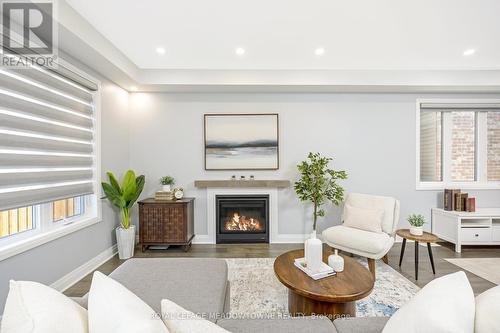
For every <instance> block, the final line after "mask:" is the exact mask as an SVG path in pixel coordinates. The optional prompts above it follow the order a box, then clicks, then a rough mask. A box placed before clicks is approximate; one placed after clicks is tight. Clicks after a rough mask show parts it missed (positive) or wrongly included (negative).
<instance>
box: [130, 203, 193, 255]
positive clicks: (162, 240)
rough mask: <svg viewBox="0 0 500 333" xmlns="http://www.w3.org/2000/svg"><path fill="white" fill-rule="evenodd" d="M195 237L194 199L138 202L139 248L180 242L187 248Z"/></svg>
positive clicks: (144, 248) (178, 243)
mask: <svg viewBox="0 0 500 333" xmlns="http://www.w3.org/2000/svg"><path fill="white" fill-rule="evenodd" d="M193 238H194V198H184V199H181V200H172V201H160V200H155V199H152V198H151V199H145V200H142V201H139V242H140V244H141V248H142V251H144V250H146V249H147V247H148V246H151V245H163V246H164V245H182V246H183V247H184V251H187V250H189V247H190V246H191V242H192V241H193Z"/></svg>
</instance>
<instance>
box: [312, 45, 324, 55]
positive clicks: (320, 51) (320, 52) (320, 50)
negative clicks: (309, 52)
mask: <svg viewBox="0 0 500 333" xmlns="http://www.w3.org/2000/svg"><path fill="white" fill-rule="evenodd" d="M314 54H315V55H317V56H322V55H323V54H325V49H324V48H322V47H318V48H317V49H316V50H314Z"/></svg>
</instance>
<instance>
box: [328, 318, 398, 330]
mask: <svg viewBox="0 0 500 333" xmlns="http://www.w3.org/2000/svg"><path fill="white" fill-rule="evenodd" d="M388 320H389V317H360V318H342V319H336V320H334V321H333V324H334V325H335V328H336V329H337V332H338V333H381V332H382V330H383V329H384V326H385V324H386V323H387V321H388Z"/></svg>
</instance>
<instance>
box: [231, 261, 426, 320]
mask: <svg viewBox="0 0 500 333" xmlns="http://www.w3.org/2000/svg"><path fill="white" fill-rule="evenodd" d="M226 261H227V264H228V267H229V281H230V282H231V314H232V315H247V316H248V315H252V316H259V315H279V314H286V313H287V307H288V304H287V302H288V300H287V288H286V287H285V286H284V285H282V284H281V283H280V282H279V281H278V279H277V278H276V276H275V275H274V269H273V263H274V258H252V259H247V258H238V259H226ZM360 262H361V263H362V264H364V265H365V266H366V263H365V262H366V260H364V261H361V259H360ZM418 290H419V287H417V286H416V285H415V284H413V283H412V282H410V281H409V280H407V279H406V278H405V277H403V276H402V275H401V274H399V273H398V272H397V271H395V270H394V269H393V268H392V267H390V266H388V265H386V264H384V263H383V262H381V261H377V280H376V282H375V287H374V288H373V291H372V293H371V294H370V295H369V296H368V297H366V298H364V299H362V300H360V301H358V302H356V307H357V308H356V310H357V311H356V315H357V316H358V317H373V316H391V315H392V314H393V313H394V312H396V310H397V309H399V308H400V307H401V306H402V305H403V304H405V303H406V302H407V301H408V300H409V299H410V298H411V297H412V296H413V295H414V294H415V293H416V292H417V291H418Z"/></svg>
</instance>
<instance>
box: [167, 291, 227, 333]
mask: <svg viewBox="0 0 500 333" xmlns="http://www.w3.org/2000/svg"><path fill="white" fill-rule="evenodd" d="M161 316H162V318H163V322H164V323H165V325H167V328H168V330H169V331H170V332H171V333H230V332H229V331H226V330H225V329H223V328H222V327H220V326H217V325H215V324H214V323H212V322H211V321H208V320H205V319H203V318H201V317H199V316H197V315H195V314H194V313H192V312H191V311H188V310H186V309H184V308H183V307H181V306H179V305H177V304H176V303H174V302H172V301H170V300H168V299H164V300H162V301H161Z"/></svg>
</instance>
